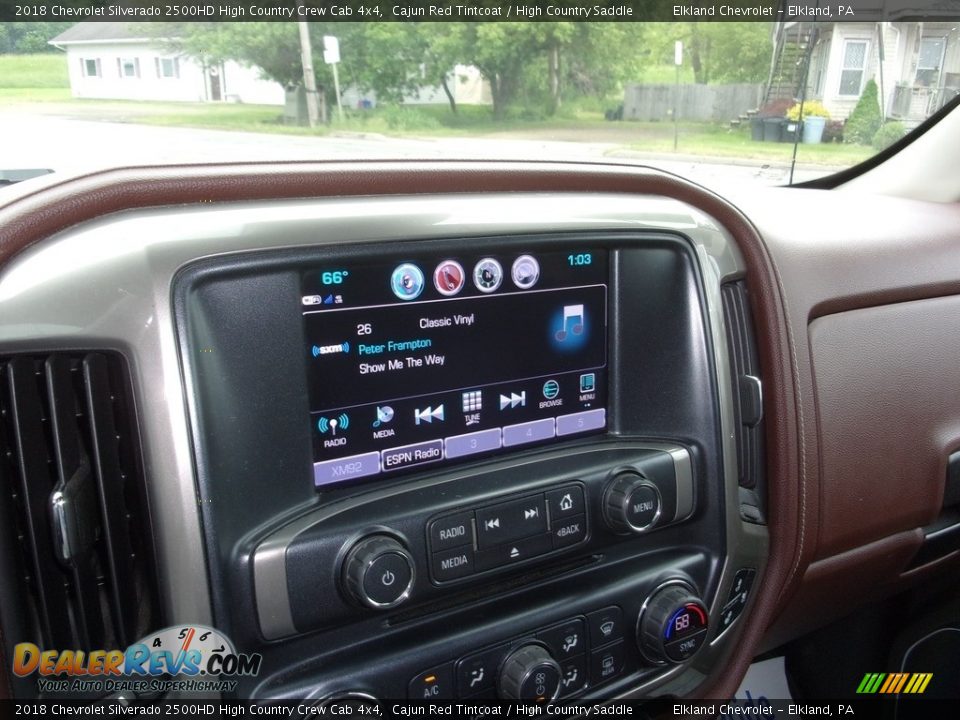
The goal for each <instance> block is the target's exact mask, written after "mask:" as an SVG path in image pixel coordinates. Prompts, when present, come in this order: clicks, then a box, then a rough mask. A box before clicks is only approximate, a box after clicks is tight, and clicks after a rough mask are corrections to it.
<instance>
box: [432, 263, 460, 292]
mask: <svg viewBox="0 0 960 720" xmlns="http://www.w3.org/2000/svg"><path fill="white" fill-rule="evenodd" d="M465 282H466V275H465V274H464V272H463V266H462V265H461V264H460V263H458V262H457V261H456V260H444V261H443V262H442V263H440V264H439V265H437V269H436V270H434V271H433V285H434V287H435V288H437V292H438V293H440V294H441V295H446V296H447V297H450V296H452V295H456V294H457V293H458V292H460V291H461V290H462V289H463V285H464V283H465Z"/></svg>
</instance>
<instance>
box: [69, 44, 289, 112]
mask: <svg viewBox="0 0 960 720" xmlns="http://www.w3.org/2000/svg"><path fill="white" fill-rule="evenodd" d="M66 54H67V68H68V73H69V77H70V90H71V93H72V94H73V97H76V98H91V99H107V100H156V101H168V102H205V101H209V100H213V99H215V98H214V97H213V95H212V92H211V86H210V79H209V76H208V73H207V72H206V71H205V69H204V68H203V67H202V66H201V65H200V64H199V63H197V62H196V61H194V60H192V59H191V58H188V57H183V56H181V57H179V58H177V61H178V62H177V65H178V68H179V77H174V78H164V77H159V75H158V72H157V60H158V59H162V58H172V57H174V55H173V54H171V53H170V52H168V51H166V50H165V49H164V48H162V47H158V46H155V45H150V44H149V43H146V42H113V43H110V42H103V43H78V44H70V45H67V46H66ZM124 58H133V59H136V60H137V61H138V64H139V71H140V74H139V77H133V78H130V77H122V76H121V73H120V70H119V67H118V63H119V62H121V61H122V60H123V59H124ZM87 59H91V60H99V61H100V76H99V77H88V76H86V75H85V73H84V70H83V63H84V61H85V60H87ZM218 71H219V73H220V78H221V82H220V85H221V98H220V99H222V100H225V101H233V102H244V103H253V104H263V105H283V103H284V90H283V88H282V87H281V86H280V85H279V84H278V83H276V82H272V81H268V80H264V79H262V78H260V76H259V70H257V69H256V68H249V67H244V66H242V65H239V64H238V63H235V62H232V61H231V62H226V63H224V64H223V65H222V66H221V67H220V68H218Z"/></svg>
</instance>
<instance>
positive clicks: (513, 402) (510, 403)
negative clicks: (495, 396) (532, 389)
mask: <svg viewBox="0 0 960 720" xmlns="http://www.w3.org/2000/svg"><path fill="white" fill-rule="evenodd" d="M526 404H527V391H526V390H524V391H523V392H521V393H520V394H519V395H518V394H517V393H515V392H512V393H510V394H509V395H503V394H501V395H500V409H501V410H505V409H506V408H508V407H511V408H515V407H525V406H526Z"/></svg>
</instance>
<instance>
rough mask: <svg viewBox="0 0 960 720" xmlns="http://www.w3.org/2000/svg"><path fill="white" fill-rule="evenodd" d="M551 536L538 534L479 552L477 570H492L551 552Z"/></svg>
mask: <svg viewBox="0 0 960 720" xmlns="http://www.w3.org/2000/svg"><path fill="white" fill-rule="evenodd" d="M550 550H551V547H550V536H549V535H536V536H534V537H531V538H526V539H524V540H516V541H515V542H509V543H507V544H506V545H501V546H499V547H495V548H491V549H490V550H480V551H478V552H477V570H490V569H492V568H498V567H504V566H506V565H510V564H512V563H518V562H521V561H522V560H527V559H529V558H532V557H536V556H537V555H543V554H544V553H548V552H550Z"/></svg>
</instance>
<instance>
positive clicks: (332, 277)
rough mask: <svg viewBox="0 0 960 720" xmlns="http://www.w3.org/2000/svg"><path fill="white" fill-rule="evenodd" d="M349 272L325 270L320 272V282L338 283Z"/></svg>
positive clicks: (325, 283) (326, 283)
mask: <svg viewBox="0 0 960 720" xmlns="http://www.w3.org/2000/svg"><path fill="white" fill-rule="evenodd" d="M349 274H350V271H349V270H326V271H324V272H322V273H320V282H321V283H323V284H324V285H340V284H341V283H342V282H343V281H344V279H346V277H347V276H348V275H349Z"/></svg>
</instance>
